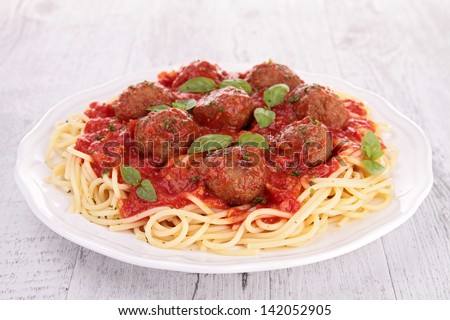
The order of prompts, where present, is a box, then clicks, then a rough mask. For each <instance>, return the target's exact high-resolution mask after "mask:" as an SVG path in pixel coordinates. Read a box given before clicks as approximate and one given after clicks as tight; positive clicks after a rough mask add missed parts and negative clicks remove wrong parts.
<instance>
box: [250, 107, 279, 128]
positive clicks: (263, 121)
mask: <svg viewBox="0 0 450 320" xmlns="http://www.w3.org/2000/svg"><path fill="white" fill-rule="evenodd" d="M253 115H254V116H255V119H256V121H257V122H258V125H259V127H260V128H261V129H264V128H267V127H268V126H270V125H271V123H272V122H273V120H275V112H273V111H272V110H267V109H264V108H256V109H255V111H253Z"/></svg>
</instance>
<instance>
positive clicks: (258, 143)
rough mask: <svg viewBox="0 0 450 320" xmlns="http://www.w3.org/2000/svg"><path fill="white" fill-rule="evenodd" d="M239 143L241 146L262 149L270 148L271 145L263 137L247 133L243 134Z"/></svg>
mask: <svg viewBox="0 0 450 320" xmlns="http://www.w3.org/2000/svg"><path fill="white" fill-rule="evenodd" d="M238 143H239V145H241V146H253V147H257V148H260V149H267V148H269V144H268V143H267V141H266V139H265V138H264V137H263V136H262V135H260V134H257V133H250V132H246V133H244V134H241V135H240V136H239V138H238Z"/></svg>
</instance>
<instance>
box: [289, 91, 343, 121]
mask: <svg viewBox="0 0 450 320" xmlns="http://www.w3.org/2000/svg"><path fill="white" fill-rule="evenodd" d="M288 101H290V102H291V103H292V107H293V109H294V112H295V114H296V115H297V117H298V119H303V118H304V117H306V116H310V117H311V118H313V119H315V120H319V121H321V122H323V123H324V124H326V125H327V126H328V127H330V128H343V127H344V125H345V122H346V120H347V111H346V110H345V107H344V104H343V103H342V101H341V99H339V97H338V96H337V95H336V94H335V93H334V92H333V91H331V90H330V89H328V88H326V87H323V86H320V85H318V84H312V85H311V84H308V85H302V86H299V87H297V88H295V89H294V90H293V91H291V92H290V93H289V96H288Z"/></svg>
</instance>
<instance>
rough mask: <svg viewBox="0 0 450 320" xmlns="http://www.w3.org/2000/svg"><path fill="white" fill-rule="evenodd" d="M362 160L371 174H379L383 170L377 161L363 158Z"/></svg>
mask: <svg viewBox="0 0 450 320" xmlns="http://www.w3.org/2000/svg"><path fill="white" fill-rule="evenodd" d="M362 162H363V164H364V167H366V169H367V171H369V173H370V174H371V175H376V174H380V173H382V172H383V171H384V167H383V165H381V164H380V163H379V162H376V161H373V160H363V161H362Z"/></svg>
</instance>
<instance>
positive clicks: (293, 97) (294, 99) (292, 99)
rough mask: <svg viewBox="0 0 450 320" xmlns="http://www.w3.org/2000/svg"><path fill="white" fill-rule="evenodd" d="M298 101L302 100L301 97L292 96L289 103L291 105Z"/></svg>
mask: <svg viewBox="0 0 450 320" xmlns="http://www.w3.org/2000/svg"><path fill="white" fill-rule="evenodd" d="M298 100H300V97H299V96H292V97H290V98H289V99H288V101H289V102H290V103H294V102H297V101H298Z"/></svg>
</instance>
